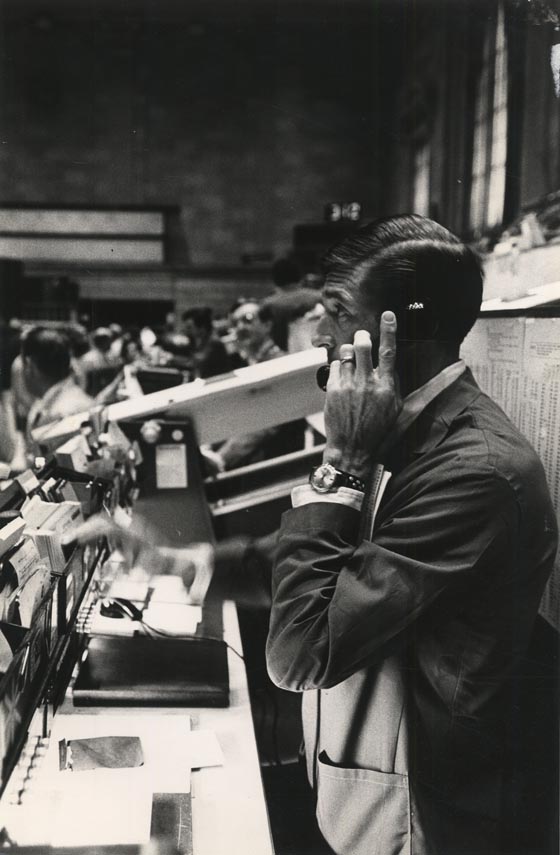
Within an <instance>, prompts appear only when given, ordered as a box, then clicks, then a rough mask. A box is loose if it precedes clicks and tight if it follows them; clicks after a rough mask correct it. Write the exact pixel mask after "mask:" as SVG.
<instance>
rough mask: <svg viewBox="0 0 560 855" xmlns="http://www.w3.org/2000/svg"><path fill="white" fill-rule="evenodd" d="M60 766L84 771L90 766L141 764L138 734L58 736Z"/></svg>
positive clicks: (142, 758)
mask: <svg viewBox="0 0 560 855" xmlns="http://www.w3.org/2000/svg"><path fill="white" fill-rule="evenodd" d="M58 756H59V769H60V771H61V772H62V771H64V770H68V771H70V772H84V771H89V770H91V769H133V768H134V767H136V766H143V765H144V755H143V753H142V743H141V742H140V738H139V737H138V736H93V737H91V738H89V739H61V740H60V741H59V743H58Z"/></svg>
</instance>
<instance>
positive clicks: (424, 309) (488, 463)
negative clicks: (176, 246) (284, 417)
mask: <svg viewBox="0 0 560 855" xmlns="http://www.w3.org/2000/svg"><path fill="white" fill-rule="evenodd" d="M325 273H326V281H325V287H324V289H323V302H324V306H325V315H324V317H323V319H322V320H321V321H320V323H319V327H318V333H317V339H316V343H317V344H323V345H325V346H326V347H327V349H328V351H329V356H330V361H331V370H330V377H329V380H328V385H327V390H326V402H325V424H326V449H325V453H324V465H323V466H322V467H318V469H317V470H316V471H315V473H312V475H311V477H310V483H309V484H308V485H305V486H302V487H297V488H296V489H295V490H294V494H293V505H294V507H293V509H292V510H291V511H288V512H287V513H286V514H285V515H284V517H283V521H282V526H281V529H280V535H279V540H278V553H277V558H276V563H275V567H274V570H273V603H272V616H271V625H270V634H269V639H268V650H267V657H268V668H269V673H270V675H271V677H272V679H273V680H274V682H275V683H276V684H277V685H278V686H280V687H282V688H285V689H290V690H293V691H297V692H303V717H304V734H305V747H306V755H307V764H308V774H309V777H310V780H311V782H312V784H313V785H314V787H315V789H316V794H317V817H318V821H319V825H320V827H321V830H322V832H323V835H324V836H325V838H326V840H327V842H328V843H329V845H330V846H331V847H332V849H333V850H334V851H335V852H336V853H340V855H372V853H379V855H405V853H407V855H409V854H410V853H413V855H458V853H463V855H466V853H469V855H483V853H485V855H489V854H490V853H492V855H496V853H501V852H503V851H506V850H507V851H510V849H508V845H509V843H507V842H506V840H507V837H508V831H510V830H511V827H514V826H515V812H516V803H515V791H516V788H519V787H520V786H521V789H523V774H524V770H523V769H522V768H521V769H520V768H519V763H518V760H519V755H520V754H521V753H522V752H521V750H520V746H519V744H518V743H517V742H516V741H515V739H514V736H515V735H516V734H517V735H518V732H519V727H518V724H519V717H520V716H523V715H525V710H524V708H523V709H522V707H523V704H522V700H523V696H524V684H523V679H522V672H523V669H524V667H525V662H524V658H525V657H526V655H527V650H528V646H529V640H530V636H531V633H532V630H533V626H534V623H535V619H536V616H537V610H538V606H539V601H540V598H541V595H542V592H543V589H544V586H545V583H546V580H547V578H548V576H549V574H550V571H551V568H552V565H553V560H554V556H555V553H556V545H557V526H556V520H555V515H554V511H553V508H552V504H551V500H550V496H549V492H548V489H547V486H546V482H545V477H544V472H543V468H542V465H541V463H540V461H539V460H538V458H537V456H536V454H535V452H534V451H533V449H532V448H531V447H530V445H529V444H528V443H527V441H526V440H525V439H524V438H523V437H522V436H521V435H520V433H519V432H518V431H517V430H516V428H515V427H514V426H513V425H512V424H511V423H510V422H509V420H508V419H507V417H506V416H505V414H504V413H503V412H502V411H501V410H500V408H499V407H498V406H497V405H496V404H494V403H493V402H492V401H491V400H490V399H489V398H488V397H486V395H484V394H483V393H482V392H481V390H480V389H479V388H478V386H477V385H476V383H475V381H474V379H473V377H472V375H471V373H470V372H469V371H468V369H467V368H466V366H465V365H464V363H463V362H462V361H461V360H460V359H459V346H460V343H461V341H462V339H463V338H464V336H465V335H466V333H467V332H468V331H469V329H470V328H471V326H472V324H473V323H474V321H475V319H476V317H477V314H478V311H479V307H480V302H481V296H482V275H481V270H480V265H479V262H478V260H477V258H476V257H475V255H474V254H473V253H472V251H471V250H470V249H469V248H467V247H466V246H465V245H464V244H462V243H461V242H460V241H459V240H458V239H457V238H456V237H455V236H453V235H451V234H450V233H449V232H448V231H447V230H446V229H444V228H443V227H441V226H439V225H438V224H436V223H434V222H432V221H430V220H428V219H425V218H422V217H418V216H402V217H396V218H393V219H389V220H384V221H378V222H376V223H373V224H370V225H369V226H365V227H363V228H362V229H361V230H359V231H358V232H357V233H356V234H354V235H353V236H351V237H349V238H348V239H346V240H345V241H343V243H342V244H340V245H339V246H337V247H335V248H334V249H333V250H331V251H330V253H328V255H327V258H326V260H325ZM520 782H521V784H520ZM510 842H511V841H510ZM514 842H515V841H514ZM531 851H533V850H531ZM535 851H538V850H537V849H536V850H535Z"/></svg>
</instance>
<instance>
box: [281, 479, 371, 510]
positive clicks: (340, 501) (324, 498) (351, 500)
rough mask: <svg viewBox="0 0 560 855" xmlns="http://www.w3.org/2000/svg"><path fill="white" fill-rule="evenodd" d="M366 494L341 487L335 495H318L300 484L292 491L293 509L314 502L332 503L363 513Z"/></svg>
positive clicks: (310, 488) (308, 486)
mask: <svg viewBox="0 0 560 855" xmlns="http://www.w3.org/2000/svg"><path fill="white" fill-rule="evenodd" d="M363 500H364V494H363V493H361V492H360V491H359V490H352V488H351V487H339V488H338V490H336V492H334V493H317V492H316V491H315V490H314V489H313V487H311V486H310V485H309V484H300V486H299V487H294V489H293V490H292V507H293V508H299V507H301V506H302V505H309V504H311V503H312V502H330V503H331V504H335V505H346V506H347V507H348V508H354V510H355V511H361V509H362V502H363Z"/></svg>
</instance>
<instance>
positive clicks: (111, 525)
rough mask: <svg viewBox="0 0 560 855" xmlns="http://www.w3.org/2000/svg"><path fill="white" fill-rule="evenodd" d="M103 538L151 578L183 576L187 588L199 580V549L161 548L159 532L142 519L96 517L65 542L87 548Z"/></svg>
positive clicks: (129, 564)
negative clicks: (197, 570)
mask: <svg viewBox="0 0 560 855" xmlns="http://www.w3.org/2000/svg"><path fill="white" fill-rule="evenodd" d="M102 538H106V539H107V541H108V543H109V546H110V547H111V548H113V549H119V550H120V551H121V552H122V554H123V556H124V560H125V564H126V566H127V569H130V568H132V567H138V566H140V567H142V568H143V569H144V570H146V571H147V572H149V573H150V575H163V574H172V575H176V576H181V578H182V580H183V584H184V585H185V587H186V588H187V589H189V588H190V587H191V586H192V584H193V582H194V580H195V576H196V564H195V561H194V560H193V557H194V550H195V546H193V547H192V548H191V549H189V548H188V547H187V548H185V549H174V548H172V547H168V546H162V545H160V544H159V543H158V540H159V536H158V534H157V532H156V531H155V530H154V529H153V527H152V526H150V525H149V523H148V522H147V521H146V520H145V519H143V518H140V517H135V518H134V519H131V521H130V524H124V523H120V522H117V521H116V520H115V519H113V518H112V517H110V516H108V515H107V514H104V513H100V514H95V515H94V516H92V517H90V518H89V519H88V520H86V521H85V522H84V523H82V524H81V525H79V526H78V527H77V528H75V529H73V530H72V531H70V532H67V533H66V534H65V535H64V537H63V540H62V542H63V544H68V543H78V544H80V545H85V544H88V543H95V542H96V541H98V540H100V539H102ZM209 548H210V547H209Z"/></svg>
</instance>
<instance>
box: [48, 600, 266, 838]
mask: <svg viewBox="0 0 560 855" xmlns="http://www.w3.org/2000/svg"><path fill="white" fill-rule="evenodd" d="M223 620H224V639H225V640H226V641H227V643H228V644H229V645H231V647H232V648H233V649H234V650H237V651H239V652H241V651H242V648H241V639H240V636H239V627H238V623H237V615H236V610H235V605H234V604H233V603H231V602H226V603H224V605H223ZM228 667H229V681H230V704H229V707H226V708H221V709H218V708H210V707H206V708H205V707H197V708H171V707H167V708H159V709H158V708H151V709H146V708H145V707H144V708H134V707H127V708H126V710H123V708H119V707H81V708H78V707H75V706H73V703H72V697H71V692H70V691H69V692H68V696H67V698H66V699H65V701H64V704H63V705H62V707H61V709H60V710H59V712H58V713H57V715H64V714H66V713H72V714H75V713H77V712H78V713H84V714H91V713H92V712H93V713H95V714H96V715H100V716H111V715H119V716H122V715H123V712H124V714H125V715H126V716H130V717H131V719H132V718H133V717H134V716H142V715H146V714H147V715H150V716H152V715H153V714H157V715H158V716H160V717H161V726H162V727H165V720H166V718H167V717H168V716H173V715H177V714H184V713H187V714H188V715H189V716H190V719H191V730H193V731H194V730H210V731H213V732H214V733H215V734H216V737H217V739H218V742H219V744H220V747H221V749H222V752H223V757H224V763H223V766H212V767H208V768H201V769H197V770H194V771H193V772H192V775H191V808H192V851H193V852H194V855H222V853H223V855H236V853H240V855H241V853H246V852H255V853H259V855H268V854H269V853H270V855H272V853H273V852H274V848H273V845H272V839H271V835H270V829H269V824H268V815H267V810H266V803H265V799H264V793H263V788H262V781H261V774H260V767H259V761H258V757H257V750H256V743H255V734H254V730H253V721H252V717H251V707H250V703H249V694H248V690H247V679H246V673H245V666H244V663H243V661H242V660H241V659H240V658H239V657H238V656H237V655H235V654H234V653H233V652H232V650H231V649H228ZM92 802H93V804H95V793H92ZM172 836H173V839H174V841H175V845H176V846H177V851H178V852H180V853H183V852H189V851H190V848H189V840H188V838H189V833H188V829H187V830H186V834H185V829H184V828H183V829H181V827H176V828H175V829H174V834H173V835H172ZM84 843H87V841H84Z"/></svg>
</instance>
